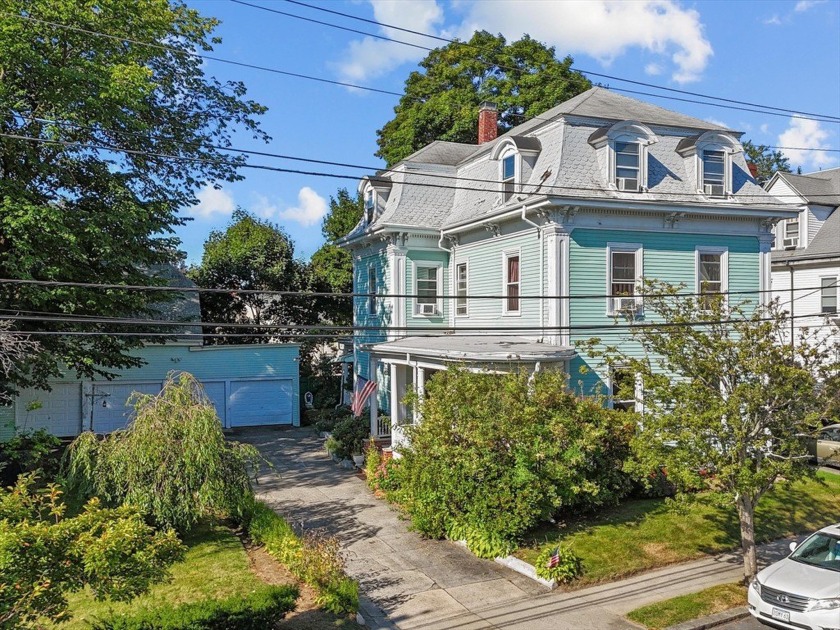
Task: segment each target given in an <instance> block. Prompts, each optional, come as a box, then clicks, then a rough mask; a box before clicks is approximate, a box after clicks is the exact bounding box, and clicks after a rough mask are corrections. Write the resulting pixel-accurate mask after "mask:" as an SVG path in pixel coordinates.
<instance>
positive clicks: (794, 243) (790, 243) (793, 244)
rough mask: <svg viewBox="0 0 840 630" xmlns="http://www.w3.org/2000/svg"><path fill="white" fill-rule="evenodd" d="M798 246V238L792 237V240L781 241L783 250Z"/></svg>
mask: <svg viewBox="0 0 840 630" xmlns="http://www.w3.org/2000/svg"><path fill="white" fill-rule="evenodd" d="M798 246H799V238H798V237H796V236H794V237H792V238H785V239H782V247H784V248H785V249H796V248H797V247H798Z"/></svg>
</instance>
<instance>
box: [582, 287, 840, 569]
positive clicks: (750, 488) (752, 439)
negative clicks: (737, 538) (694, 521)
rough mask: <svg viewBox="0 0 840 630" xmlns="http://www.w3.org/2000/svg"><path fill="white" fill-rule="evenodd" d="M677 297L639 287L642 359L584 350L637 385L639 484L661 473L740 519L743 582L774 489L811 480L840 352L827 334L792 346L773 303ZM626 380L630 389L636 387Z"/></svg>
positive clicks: (629, 394) (626, 350)
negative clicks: (759, 511)
mask: <svg viewBox="0 0 840 630" xmlns="http://www.w3.org/2000/svg"><path fill="white" fill-rule="evenodd" d="M684 288H685V287H684V286H670V285H667V284H662V283H657V282H650V281H648V282H646V283H645V298H644V312H645V320H644V322H642V323H640V325H638V326H633V327H632V328H631V329H630V336H631V338H632V340H633V341H634V342H636V344H638V346H637V347H639V346H640V347H641V352H634V351H633V350H632V349H631V348H630V346H632V345H633V344H623V345H622V346H621V347H619V346H615V345H603V344H602V343H601V340H600V339H591V340H589V341H588V342H586V343H584V344H581V346H582V347H583V348H585V349H586V351H587V353H588V354H589V355H590V356H592V357H594V358H595V359H596V360H600V361H601V362H602V363H603V364H604V366H606V367H607V368H609V369H610V370H613V371H622V372H625V373H630V374H635V375H636V381H637V382H638V381H641V385H642V390H643V405H644V414H643V417H642V419H641V423H640V425H639V430H638V431H637V433H636V436H635V437H634V439H633V441H632V450H633V453H634V455H635V458H634V461H633V462H632V463H631V464H630V466H631V467H632V468H635V469H636V472H637V473H638V474H639V475H640V476H644V475H646V474H647V473H649V472H650V471H651V470H658V469H665V470H666V471H667V474H668V477H669V478H670V479H671V480H672V481H673V482H674V483H675V484H676V485H677V487H678V488H680V489H697V488H703V487H706V488H709V489H711V490H713V491H714V493H715V495H714V496H716V497H718V498H719V499H720V500H721V501H723V502H724V503H725V504H727V505H729V506H731V508H732V509H734V510H736V511H737V514H738V520H739V523H740V534H741V546H742V549H743V552H744V575H745V577H746V578H747V579H749V578H751V577H752V576H753V575H755V573H756V556H755V519H754V517H755V510H756V506H757V505H758V503H759V501H760V500H761V498H762V496H764V494H765V493H766V492H767V491H768V490H770V489H771V488H772V487H773V486H774V485H775V484H777V483H780V482H782V481H785V482H791V481H794V480H797V479H800V478H802V477H803V476H805V475H808V474H811V473H810V469H809V467H808V466H807V463H808V454H807V449H806V446H805V440H804V439H803V436H804V434H806V433H809V432H812V431H813V429H814V427H815V426H816V424H817V423H818V420H819V417H820V412H821V411H822V410H823V409H824V408H825V407H824V402H823V400H822V399H823V397H824V395H825V394H824V392H825V390H826V388H825V387H823V386H821V383H824V382H825V380H826V379H828V378H831V377H832V375H836V374H837V371H838V356H840V355H838V352H840V348H836V347H834V348H832V347H830V346H829V345H828V342H827V341H826V339H827V338H828V336H827V335H826V334H825V331H824V330H806V329H802V331H801V332H800V334H799V335H798V336H797V337H796V338H794V339H793V340H791V339H790V337H789V336H786V332H787V331H789V326H790V320H789V317H788V315H787V313H786V312H784V311H782V310H781V308H780V306H779V305H778V303H772V304H770V305H768V306H758V305H755V304H754V303H749V302H747V301H741V302H739V301H738V297H737V296H734V295H732V296H728V298H723V297H721V296H719V295H705V296H700V297H693V296H690V295H684V294H682V295H681V294H680V290H684ZM696 322H701V323H700V324H698V325H694V324H695V323H696ZM623 381H624V385H623V387H624V388H626V389H628V390H629V389H635V387H634V385H635V384H634V383H633V381H634V379H632V378H630V379H623ZM618 395H619V396H620V397H623V398H631V399H632V398H634V397H635V393H634V392H633V391H625V392H620V393H619V394H618Z"/></svg>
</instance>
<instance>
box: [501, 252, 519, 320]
mask: <svg viewBox="0 0 840 630" xmlns="http://www.w3.org/2000/svg"><path fill="white" fill-rule="evenodd" d="M504 260H505V300H504V302H505V313H519V308H520V307H519V295H520V293H519V287H520V283H521V280H520V279H521V277H522V270H521V269H520V265H519V253H518V252H516V253H511V254H505V257H504Z"/></svg>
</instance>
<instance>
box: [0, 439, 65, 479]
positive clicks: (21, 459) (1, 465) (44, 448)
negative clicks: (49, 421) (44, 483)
mask: <svg viewBox="0 0 840 630" xmlns="http://www.w3.org/2000/svg"><path fill="white" fill-rule="evenodd" d="M60 449H61V440H59V439H58V438H57V437H55V436H54V435H53V434H52V433H50V432H49V431H47V430H46V429H38V430H37V431H36V430H31V429H30V430H28V431H21V432H20V433H17V434H15V435H14V436H13V437H12V438H10V439H9V440H8V441H6V442H0V471H2V472H0V485H2V486H3V487H5V486H8V485H12V484H14V483H15V480H16V479H17V478H18V475H22V474H26V473H31V472H35V471H36V470H40V471H41V476H42V477H43V478H44V479H54V478H55V476H56V474H57V473H58V468H59V462H60V456H59V450H60Z"/></svg>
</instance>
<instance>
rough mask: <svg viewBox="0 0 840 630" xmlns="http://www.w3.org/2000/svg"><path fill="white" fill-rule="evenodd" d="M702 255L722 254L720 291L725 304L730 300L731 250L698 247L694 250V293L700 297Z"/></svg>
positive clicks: (704, 246) (726, 248)
mask: <svg viewBox="0 0 840 630" xmlns="http://www.w3.org/2000/svg"><path fill="white" fill-rule="evenodd" d="M700 254H720V291H721V293H723V299H724V303H726V301H727V300H728V299H729V296H728V295H727V293H728V292H729V248H728V247H723V246H721V247H715V246H706V245H698V246H697V247H695V248H694V293H696V294H698V295H697V296H696V297H697V298H699V297H700V295H699V294H700Z"/></svg>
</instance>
